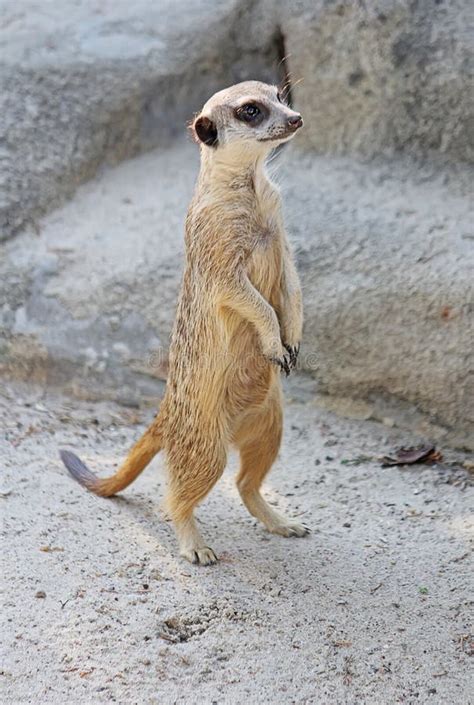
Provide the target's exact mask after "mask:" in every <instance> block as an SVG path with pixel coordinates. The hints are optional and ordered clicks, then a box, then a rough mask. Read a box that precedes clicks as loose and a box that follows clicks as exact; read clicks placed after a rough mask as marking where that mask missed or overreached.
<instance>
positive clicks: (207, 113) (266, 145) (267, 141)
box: [193, 81, 303, 152]
mask: <svg viewBox="0 0 474 705" xmlns="http://www.w3.org/2000/svg"><path fill="white" fill-rule="evenodd" d="M302 126H303V119H302V117H301V115H300V114H299V113H296V112H295V111H294V110H291V108H289V107H288V105H286V103H285V101H284V100H283V99H282V97H281V95H280V93H279V91H278V88H277V87H276V86H270V85H268V84H266V83H260V82H259V81H245V82H244V83H237V84H236V85H235V86H230V88H226V89H225V90H223V91H219V92H218V93H215V94H214V95H213V96H212V98H210V99H209V100H208V101H207V103H206V104H205V105H204V107H203V109H202V111H201V112H200V113H199V115H198V116H197V117H196V118H195V120H194V123H193V132H194V134H195V136H196V138H197V140H198V141H200V142H201V144H203V145H205V146H206V147H210V148H212V149H218V150H222V149H226V148H227V147H230V146H231V145H232V146H238V147H242V148H247V149H250V150H257V151H259V152H265V151H269V150H270V149H273V148H274V147H276V146H277V145H278V144H281V143H282V142H288V140H290V139H292V138H293V137H294V135H295V133H296V132H297V130H299V128H300V127H302Z"/></svg>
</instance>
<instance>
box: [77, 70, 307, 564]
mask: <svg viewBox="0 0 474 705" xmlns="http://www.w3.org/2000/svg"><path fill="white" fill-rule="evenodd" d="M254 99H257V100H259V101H262V102H264V104H265V105H267V106H269V108H268V109H269V111H270V116H269V120H268V121H267V124H266V125H264V124H262V126H261V127H259V128H255V129H253V128H252V127H249V126H248V125H246V124H243V125H241V124H239V123H238V122H237V121H236V120H235V117H234V113H233V111H234V110H235V106H236V105H241V104H242V101H244V102H245V101H247V102H248V101H251V100H254ZM293 115H295V113H293V112H292V111H291V110H290V109H289V108H288V107H287V106H285V105H282V104H281V103H279V102H278V100H277V98H276V89H275V88H274V87H272V86H267V85H265V84H260V83H257V82H248V83H244V84H239V85H237V86H233V87H231V88H230V89H227V90H226V91H222V92H220V93H218V94H216V95H215V96H214V97H213V98H212V99H211V100H210V101H209V102H208V103H207V104H206V106H204V109H203V111H202V113H201V116H206V117H207V118H208V121H209V120H212V122H213V124H214V125H215V126H216V128H217V132H218V141H219V142H218V146H216V147H215V146H207V145H202V146H201V171H200V174H199V179H198V182H197V186H196V190H195V194H194V197H193V200H192V202H191V205H190V208H189V211H188V215H187V220H186V238H185V240H186V266H185V271H184V276H183V281H182V287H181V293H180V296H179V302H178V309H177V315H176V321H175V325H174V331H173V335H172V342H171V349H170V364H169V368H170V371H169V378H168V384H167V389H166V394H165V397H164V399H163V401H162V404H161V406H160V411H159V414H158V416H157V418H156V420H155V421H154V422H153V424H152V425H151V426H150V428H149V429H148V431H147V432H146V433H145V434H144V436H143V437H142V439H141V440H140V441H139V442H138V443H137V444H136V445H135V446H134V448H133V449H132V451H131V453H130V455H129V456H128V458H127V460H126V461H125V463H124V465H123V466H122V467H121V468H120V470H119V471H118V473H117V474H116V475H115V476H114V477H113V478H110V479H108V480H96V482H97V485H95V486H94V480H90V478H89V481H86V480H85V479H82V480H81V478H80V477H78V475H80V473H79V472H78V473H73V474H75V475H76V477H78V479H79V481H81V482H82V483H83V484H86V486H88V487H89V489H91V490H92V491H95V492H97V493H98V494H103V495H110V494H113V493H115V492H117V491H119V490H120V489H122V488H123V487H125V486H126V485H128V484H129V483H130V482H131V481H133V479H134V478H135V477H136V476H137V475H138V473H139V472H140V471H141V470H142V469H143V467H144V466H145V465H146V464H147V463H148V462H149V461H150V460H151V458H152V457H153V455H155V453H156V452H157V451H158V450H159V449H160V448H163V449H165V451H166V456H167V465H168V470H169V486H168V497H167V507H168V510H169V513H170V515H171V517H172V519H173V521H174V524H175V527H176V531H177V535H178V539H179V543H180V552H181V554H182V555H184V556H185V557H186V558H188V559H189V560H191V561H193V562H198V563H203V564H207V563H212V562H214V561H215V560H216V558H215V555H214V553H213V551H212V549H210V548H208V547H207V546H206V545H205V543H204V541H203V539H202V537H201V535H200V533H199V531H198V529H197V526H196V524H195V521H194V517H193V511H194V508H195V506H196V505H197V504H198V503H199V502H200V501H201V500H202V499H203V498H204V497H205V496H206V495H207V493H208V492H209V491H210V489H211V488H212V487H213V485H214V484H215V483H216V481H217V480H218V479H219V477H220V476H221V474H222V472H223V470H224V467H225V465H226V460H227V451H228V448H229V446H231V445H234V446H235V447H237V448H238V449H239V451H240V456H241V467H240V472H239V475H238V478H237V484H238V488H239V492H240V494H241V496H242V499H243V502H244V503H245V505H246V506H247V508H248V510H249V511H250V512H251V514H253V515H254V516H255V517H257V519H259V520H260V521H262V522H263V524H264V525H265V526H266V527H267V529H269V530H270V531H272V532H274V533H278V534H281V535H284V536H292V535H293V536H294V535H297V536H301V535H303V534H305V533H306V531H307V530H306V529H305V527H302V526H301V525H298V524H295V523H292V522H289V521H288V520H286V519H285V518H283V517H281V516H280V515H278V514H277V513H276V512H275V511H274V510H273V509H271V507H269V505H268V504H267V503H266V502H265V500H264V499H263V498H262V496H261V494H260V487H261V483H262V481H263V479H264V477H265V475H266V473H267V472H268V470H269V469H270V467H271V465H272V463H273V462H274V460H275V457H276V455H277V453H278V449H279V447H280V440H281V432H282V402H281V383H280V376H281V375H280V367H279V365H281V364H286V363H287V360H288V353H287V349H286V348H285V346H288V348H289V349H292V350H293V351H294V350H296V349H297V346H298V345H299V342H300V339H301V331H302V304H301V291H300V285H299V281H298V276H297V273H296V269H295V266H294V263H293V259H292V256H291V253H290V248H289V245H288V241H287V238H286V234H285V230H284V226H283V221H282V215H281V201H280V195H279V193H278V190H277V189H276V187H275V186H274V185H273V184H272V183H271V182H270V180H269V178H268V176H267V174H266V171H265V158H266V157H267V155H268V153H269V151H270V149H271V148H272V147H275V146H276V144H278V142H283V141H286V140H287V139H288V138H289V137H290V136H291V134H293V133H291V134H289V133H287V132H285V131H286V130H287V128H286V124H287V123H286V120H287V119H288V116H290V117H291V116H293ZM199 117H200V116H198V118H197V119H199ZM206 124H207V123H206ZM282 126H283V127H282ZM258 135H264V136H265V135H267V136H268V135H270V136H271V135H276V137H275V141H273V142H268V141H258V139H257V137H256V136H258ZM264 139H265V140H266V137H264ZM293 362H294V360H293ZM71 472H73V471H72V470H71Z"/></svg>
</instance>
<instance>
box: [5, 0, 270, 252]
mask: <svg viewBox="0 0 474 705" xmlns="http://www.w3.org/2000/svg"><path fill="white" fill-rule="evenodd" d="M248 4H249V3H248V2H242V0H240V1H239V0H225V1H224V2H219V3H216V2H214V1H213V0H198V1H196V0H188V1H187V2H181V3H176V2H174V1H173V0H160V2H155V1H154V0H138V2H134V3H123V2H118V3H115V4H114V8H113V12H106V11H104V9H103V7H102V5H101V3H100V2H97V0H84V1H83V2H81V3H79V4H78V3H73V2H70V1H68V0H65V2H61V3H52V4H49V5H48V6H47V7H45V6H42V5H41V4H38V3H35V2H33V1H32V0H23V1H22V2H21V4H20V5H17V4H12V3H10V2H5V0H4V1H3V2H2V3H0V240H1V239H2V238H3V239H5V238H7V237H10V236H11V235H12V234H14V233H15V232H17V231H18V230H20V229H21V228H22V227H24V226H25V225H28V224H29V223H33V224H34V223H35V222H36V219H37V217H38V216H39V215H41V214H42V213H44V212H46V211H47V210H49V209H50V208H51V207H53V206H57V205H58V204H60V203H61V202H63V201H64V200H65V199H66V198H68V197H70V196H71V195H72V194H73V192H74V191H75V189H76V188H77V186H78V185H79V184H80V183H82V182H84V181H86V180H87V179H90V178H91V177H92V176H93V175H94V174H95V173H96V172H97V169H98V168H99V167H100V166H101V165H102V164H104V163H107V164H116V163H117V162H119V161H121V160H123V159H126V158H128V157H130V156H132V155H134V154H137V153H138V152H140V151H143V150H147V149H150V148H151V147H155V146H165V145H166V144H167V143H168V142H169V140H170V139H172V138H173V137H174V136H176V135H177V134H182V132H183V129H184V128H185V125H186V123H187V121H188V120H189V119H190V118H191V117H192V115H193V113H194V112H196V111H197V110H199V108H200V107H201V106H202V104H203V103H204V102H205V100H206V99H207V98H208V97H209V94H210V93H213V92H214V91H215V90H218V89H219V88H222V87H224V86H225V85H228V84H230V83H235V82H237V81H239V80H243V79H244V78H247V77H248V75H249V74H250V75H252V76H254V77H256V78H260V79H262V80H267V81H268V80H270V81H272V80H275V78H276V76H277V74H278V72H277V69H276V67H277V64H278V54H277V49H278V47H277V44H276V43H275V42H274V41H273V37H272V36H271V33H269V32H267V33H266V34H259V33H258V32H256V31H254V32H252V33H249V32H246V31H245V29H244V25H245V22H243V19H242V18H243V14H244V13H245V9H246V6H247V5H248ZM229 34H231V35H232V38H231V39H229Z"/></svg>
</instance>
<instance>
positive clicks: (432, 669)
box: [0, 377, 474, 705]
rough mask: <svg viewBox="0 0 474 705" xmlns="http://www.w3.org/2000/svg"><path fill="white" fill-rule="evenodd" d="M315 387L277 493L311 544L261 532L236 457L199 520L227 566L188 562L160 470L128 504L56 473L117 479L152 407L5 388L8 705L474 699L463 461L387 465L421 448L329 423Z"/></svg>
mask: <svg viewBox="0 0 474 705" xmlns="http://www.w3.org/2000/svg"><path fill="white" fill-rule="evenodd" d="M305 384H306V383H305V381H304V379H302V378H301V377H300V378H299V381H298V379H297V385H298V386H297V387H296V389H293V390H292V389H291V388H290V390H289V397H290V401H289V402H288V404H287V416H286V427H285V438H284V444H283V447H282V451H281V455H280V458H279V460H278V462H277V463H276V466H275V468H274V470H273V472H272V473H271V475H270V476H269V478H268V481H267V483H266V488H265V492H266V495H267V496H268V497H269V499H270V501H271V502H272V503H273V504H275V505H276V506H278V507H279V508H280V509H282V510H285V511H288V513H291V514H292V515H294V516H297V517H300V519H301V520H302V521H304V523H306V524H308V525H309V526H311V528H312V530H313V531H312V534H311V536H310V537H308V538H304V539H283V538H280V537H273V536H269V535H267V534H266V533H265V532H264V530H263V529H262V528H261V527H259V526H256V523H255V521H254V520H253V519H252V518H251V517H250V516H248V515H247V513H246V511H245V510H244V508H243V507H242V505H241V503H240V501H239V498H238V495H237V492H236V489H235V485H234V482H233V475H234V472H235V463H236V459H235V458H232V459H231V462H230V464H229V469H228V470H227V471H226V473H225V475H224V477H223V478H222V480H221V481H220V483H219V485H218V486H217V487H216V488H215V489H214V491H213V492H212V494H211V495H210V497H209V498H208V499H207V500H206V502H205V503H204V504H203V506H202V507H201V508H200V511H199V517H200V520H201V523H202V528H203V531H204V532H205V535H206V536H207V537H208V540H209V543H210V545H211V546H212V547H213V548H214V549H215V550H216V552H217V553H218V555H219V556H220V558H221V561H220V563H219V564H218V565H217V566H214V567H211V568H198V567H194V566H191V565H189V564H187V563H186V562H184V561H183V560H182V559H180V558H179V557H178V556H177V550H176V543H175V539H174V536H173V531H172V527H171V525H170V524H169V523H168V522H166V521H165V520H164V519H163V516H162V512H161V510H160V502H161V499H162V496H163V488H162V483H163V481H164V478H163V474H164V473H163V471H162V470H163V457H158V458H157V459H156V460H155V461H154V463H153V466H152V467H151V468H149V469H148V471H147V472H145V473H144V474H143V475H142V476H141V477H140V478H139V479H138V480H137V481H136V483H135V484H134V485H133V486H132V487H130V488H129V489H128V490H127V491H126V492H125V493H124V494H123V496H122V497H120V498H116V499H113V500H104V499H98V498H96V497H94V496H92V495H90V494H88V493H86V492H85V491H84V490H82V489H81V488H80V487H79V486H78V485H76V484H75V483H74V482H73V481H72V480H71V479H70V478H69V477H68V475H67V474H66V472H65V470H64V469H63V467H62V466H61V465H60V462H59V460H58V455H57V448H58V447H59V446H66V447H69V448H73V449H76V450H80V451H81V453H82V455H83V457H84V458H85V459H86V460H88V461H89V462H90V464H91V466H92V467H93V468H94V469H96V470H101V471H103V472H105V473H106V472H110V471H111V469H112V468H113V467H114V466H115V465H116V464H117V462H118V461H119V460H120V459H121V458H122V457H123V455H124V453H125V452H126V450H127V448H128V447H129V446H130V444H131V442H132V440H133V439H135V438H137V436H138V435H139V434H140V432H141V430H142V429H143V427H144V426H145V425H146V423H147V422H148V421H149V420H150V419H151V417H152V414H153V412H152V411H151V410H141V411H140V410H131V409H126V408H124V407H120V406H115V405H113V404H112V403H100V404H91V403H86V402H77V401H73V400H71V399H68V398H65V397H59V396H56V395H54V394H53V393H52V392H49V393H48V394H45V393H44V391H42V390H40V389H34V388H32V387H28V388H27V387H19V386H15V387H9V386H6V387H5V386H4V388H3V389H2V392H1V394H0V429H1V430H0V449H1V453H0V464H1V471H2V472H1V482H0V490H1V495H0V507H1V517H2V536H3V538H4V550H3V555H2V562H3V566H2V571H1V575H2V576H3V578H2V587H3V591H4V594H3V597H2V602H3V608H2V612H1V619H2V635H3V654H2V670H1V689H2V690H1V700H2V702H3V703H9V704H10V703H11V704H15V705H16V704H17V703H34V704H35V705H37V704H39V703H41V704H43V703H45V704H46V703H54V704H59V703H61V704H62V703H68V704H71V705H75V704H78V705H79V704H81V705H82V704H84V705H86V704H87V705H88V704H95V703H110V702H117V703H124V704H127V705H128V704H130V705H132V704H137V705H139V704H140V705H142V704H147V705H151V704H153V705H158V704H160V705H161V704H162V703H165V704H167V703H200V704H202V703H205V704H207V703H209V704H210V703H219V704H220V703H229V704H234V703H235V704H237V703H298V704H300V703H315V704H318V705H325V704H326V703H336V704H338V703H341V704H342V703H344V704H345V703H348V704H352V703H358V704H359V703H374V704H377V705H380V704H381V703H383V704H384V703H417V704H418V703H430V704H433V705H434V704H437V703H440V704H441V703H443V704H445V703H450V705H457V704H459V705H466V704H467V703H470V702H473V700H471V699H470V698H472V692H474V690H473V685H474V684H473V682H472V677H471V682H470V681H469V679H470V675H469V673H471V676H472V670H471V671H469V666H470V664H469V660H470V658H469V657H470V656H472V653H473V651H474V645H473V640H472V627H471V626H470V616H472V605H473V601H472V599H473V594H474V593H473V582H472V575H473V573H472V563H471V555H470V553H469V523H470V518H471V517H472V514H471V515H470V503H471V505H472V499H473V493H472V485H471V483H470V479H471V477H472V476H471V475H470V474H469V472H468V471H467V470H466V469H465V468H464V467H463V465H462V464H463V462H465V458H463V457H462V456H461V455H459V454H454V453H450V452H449V451H448V452H447V453H446V454H445V461H444V462H443V463H440V464H437V465H434V466H423V465H418V466H412V467H404V468H389V469H382V468H381V466H380V463H379V462H377V460H376V459H377V458H378V457H379V456H380V455H381V454H383V453H384V452H386V451H388V450H389V449H391V448H393V447H394V446H397V445H398V444H400V443H407V442H411V441H413V440H417V439H414V438H412V437H410V435H409V434H408V433H407V432H406V431H401V430H398V429H396V428H387V427H385V426H384V425H382V424H378V423H376V422H371V421H356V420H348V419H341V418H339V417H337V416H335V415H334V414H332V413H331V412H329V411H326V410H323V409H321V408H318V406H316V405H315V404H314V403H312V402H311V401H308V398H309V395H308V394H306V395H305V394H304V389H305ZM305 399H306V400H305ZM471 536H472V534H471ZM471 669H472V663H471Z"/></svg>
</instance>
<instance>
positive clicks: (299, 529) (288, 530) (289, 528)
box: [267, 521, 311, 538]
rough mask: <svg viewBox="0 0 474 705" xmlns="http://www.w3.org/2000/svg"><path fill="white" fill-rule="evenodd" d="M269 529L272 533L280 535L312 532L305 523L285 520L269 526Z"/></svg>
mask: <svg viewBox="0 0 474 705" xmlns="http://www.w3.org/2000/svg"><path fill="white" fill-rule="evenodd" d="M267 529H268V531H270V533H272V534H278V535H279V536H285V537H288V538H289V537H298V538H301V537H302V536H307V535H308V534H310V533H311V530H310V529H309V528H308V527H307V526H305V525H304V524H298V523H297V522H291V521H288V522H285V523H281V524H276V525H273V526H267Z"/></svg>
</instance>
